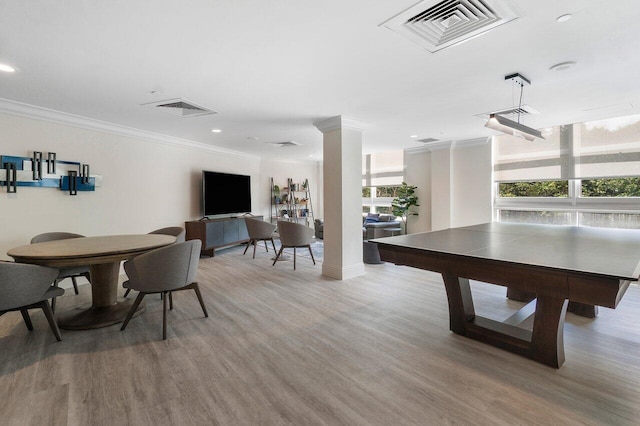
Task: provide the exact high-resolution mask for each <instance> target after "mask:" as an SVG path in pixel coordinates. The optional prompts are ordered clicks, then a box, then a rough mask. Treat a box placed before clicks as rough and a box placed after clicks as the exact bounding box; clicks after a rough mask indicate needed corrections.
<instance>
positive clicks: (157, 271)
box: [120, 240, 209, 340]
mask: <svg viewBox="0 0 640 426" xmlns="http://www.w3.org/2000/svg"><path fill="white" fill-rule="evenodd" d="M201 247H202V242H201V241H200V240H189V241H186V242H183V243H176V244H172V245H170V246H166V247H162V248H159V249H155V250H152V251H150V252H147V253H144V254H141V255H140V256H136V257H134V258H133V259H131V260H128V261H127V262H125V264H124V270H125V271H126V272H127V275H128V276H129V281H127V282H125V283H124V286H125V287H127V288H130V289H133V290H137V291H138V292H139V293H138V297H137V298H136V300H135V302H133V305H132V306H131V310H130V311H129V313H128V314H127V318H126V319H125V321H124V324H122V328H121V329H120V330H124V329H125V328H126V327H127V324H129V321H130V320H131V318H132V317H133V314H134V313H135V312H136V310H137V309H138V305H140V302H142V299H143V298H144V296H146V295H147V294H151V293H161V294H163V295H164V297H163V314H162V339H163V340H166V338H167V298H170V299H171V309H173V300H172V297H171V293H172V292H174V291H179V290H193V291H195V293H196V296H197V297H198V301H199V302H200V307H202V311H203V312H204V316H205V317H208V316H209V314H208V313H207V308H205V306H204V301H203V300H202V294H201V293H200V287H198V283H197V282H196V274H197V273H198V261H199V260H200V248H201ZM167 296H169V297H167Z"/></svg>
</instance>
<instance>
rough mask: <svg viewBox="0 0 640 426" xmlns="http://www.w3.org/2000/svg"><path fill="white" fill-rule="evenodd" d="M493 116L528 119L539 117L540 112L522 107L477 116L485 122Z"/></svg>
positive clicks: (529, 107) (525, 106)
mask: <svg viewBox="0 0 640 426" xmlns="http://www.w3.org/2000/svg"><path fill="white" fill-rule="evenodd" d="M491 114H497V115H502V116H504V117H507V118H510V117H513V116H516V117H517V116H518V115H519V116H520V117H526V116H529V115H538V114H540V112H539V111H538V110H536V109H534V108H533V107H531V106H529V105H521V106H520V107H519V108H518V107H512V108H508V109H502V110H499V111H491V112H483V113H482V114H476V117H478V118H482V119H483V120H488V119H489V116H490V115H491Z"/></svg>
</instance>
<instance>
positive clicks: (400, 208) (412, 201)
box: [391, 182, 420, 234]
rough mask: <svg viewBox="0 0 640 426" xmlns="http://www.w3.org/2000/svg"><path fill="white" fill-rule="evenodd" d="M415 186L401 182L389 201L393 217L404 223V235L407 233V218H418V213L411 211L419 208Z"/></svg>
mask: <svg viewBox="0 0 640 426" xmlns="http://www.w3.org/2000/svg"><path fill="white" fill-rule="evenodd" d="M416 189H418V187H417V186H413V185H407V182H402V185H401V186H400V187H399V188H398V190H397V191H396V197H395V198H394V199H393V201H391V211H392V212H393V214H394V215H396V216H398V217H400V218H402V222H403V223H404V229H405V233H407V234H408V233H409V232H408V229H407V217H408V216H418V213H416V212H415V211H412V210H411V209H412V208H413V207H419V206H420V204H418V196H417V195H415V192H416Z"/></svg>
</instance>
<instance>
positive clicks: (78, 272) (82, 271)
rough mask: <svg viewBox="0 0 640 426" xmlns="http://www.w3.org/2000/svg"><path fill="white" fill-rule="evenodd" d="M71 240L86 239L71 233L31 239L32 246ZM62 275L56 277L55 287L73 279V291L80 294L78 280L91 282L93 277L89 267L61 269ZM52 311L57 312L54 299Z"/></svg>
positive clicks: (48, 233) (37, 236) (46, 233)
mask: <svg viewBox="0 0 640 426" xmlns="http://www.w3.org/2000/svg"><path fill="white" fill-rule="evenodd" d="M71 238H84V235H80V234H74V233H71V232H45V233H44V234H39V235H36V236H35V237H33V238H32V239H31V244H35V243H45V242H47V241H56V240H68V239H71ZM59 271H60V273H59V274H58V276H57V277H56V279H55V280H54V282H53V285H54V286H55V287H57V286H58V284H59V283H60V281H62V280H64V279H67V278H71V282H72V283H73V291H74V292H75V293H76V294H78V283H77V282H76V278H78V277H85V278H86V279H87V281H89V282H91V276H90V274H89V266H72V267H69V268H60V269H59ZM51 309H52V310H53V311H54V312H55V310H56V299H55V298H53V299H52V300H51Z"/></svg>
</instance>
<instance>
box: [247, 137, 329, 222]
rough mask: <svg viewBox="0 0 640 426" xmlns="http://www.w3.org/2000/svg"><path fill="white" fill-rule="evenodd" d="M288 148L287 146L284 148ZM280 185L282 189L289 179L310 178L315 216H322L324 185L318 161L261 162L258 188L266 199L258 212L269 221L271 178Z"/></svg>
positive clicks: (296, 181)
mask: <svg viewBox="0 0 640 426" xmlns="http://www.w3.org/2000/svg"><path fill="white" fill-rule="evenodd" d="M283 149H286V148H283ZM270 178H273V182H274V183H275V184H276V185H278V186H280V189H282V188H284V187H286V186H287V179H288V178H291V179H293V182H294V183H302V182H304V180H305V179H309V190H310V192H311V204H312V207H313V213H314V218H322V203H321V199H322V186H321V185H320V181H321V180H322V179H321V178H322V177H321V176H320V177H318V162H317V161H305V162H292V161H276V160H267V159H264V160H262V161H261V163H260V181H259V185H258V190H259V191H260V193H261V194H264V200H265V202H264V203H263V205H262V207H261V210H260V211H257V212H256V214H261V215H263V216H264V220H266V221H268V220H269V217H270V208H271V200H270V197H271V180H270Z"/></svg>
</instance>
